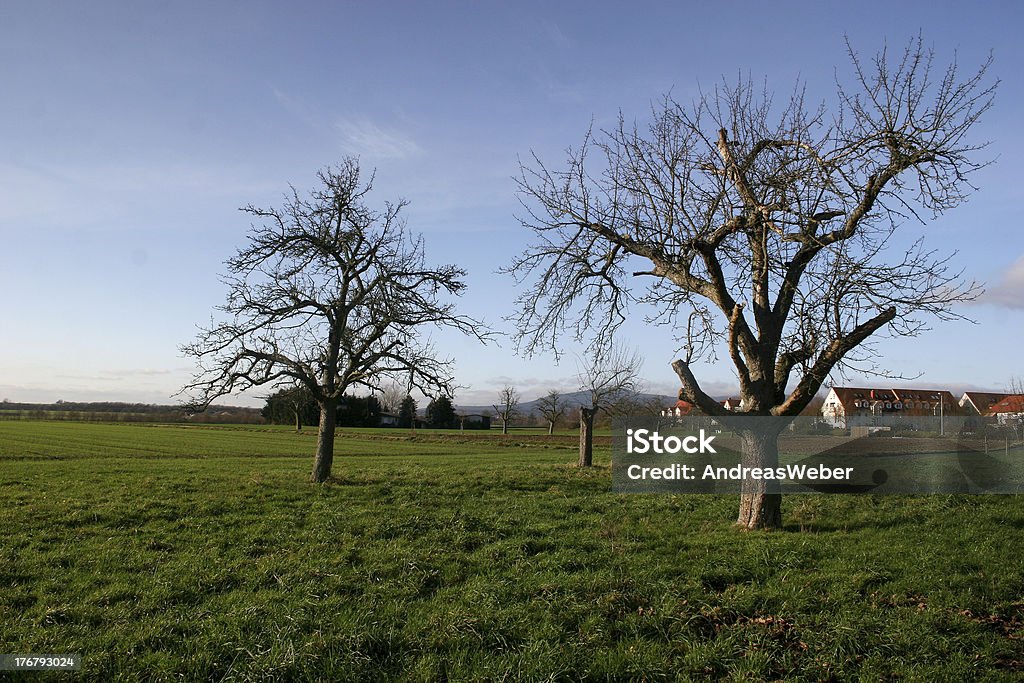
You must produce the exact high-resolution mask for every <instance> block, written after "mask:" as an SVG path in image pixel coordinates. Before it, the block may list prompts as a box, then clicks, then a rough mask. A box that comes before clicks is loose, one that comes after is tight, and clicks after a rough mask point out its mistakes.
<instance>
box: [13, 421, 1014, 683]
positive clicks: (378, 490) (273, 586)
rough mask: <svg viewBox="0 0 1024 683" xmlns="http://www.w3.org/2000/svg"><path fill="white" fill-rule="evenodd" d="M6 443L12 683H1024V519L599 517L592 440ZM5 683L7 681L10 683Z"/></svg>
mask: <svg viewBox="0 0 1024 683" xmlns="http://www.w3.org/2000/svg"><path fill="white" fill-rule="evenodd" d="M315 438H316V436H315V432H314V431H312V430H306V432H304V433H303V434H295V433H294V431H292V430H290V429H288V428H270V427H242V426H238V427H230V428H229V427H213V426H201V427H200V426H182V425H174V426H161V425H141V424H91V423H90V424H84V423H70V422H28V421H26V422H0V539H2V540H0V626H2V628H0V652H6V653H77V654H80V655H82V657H83V668H82V670H81V671H79V672H75V673H59V674H45V675H41V674H26V675H25V678H24V679H25V680H39V679H41V678H42V679H44V680H62V679H67V680H96V681H137V680H146V681H164V680H167V681H169V680H211V681H248V680H288V681H291V680H297V681H319V680H331V681H334V680H340V681H373V680H381V681H384V680H409V681H438V680H479V681H493V680H529V681H542V680H567V681H568V680H648V681H657V680H707V679H723V680H736V681H739V680H797V681H799V680H807V681H820V680H851V679H852V680H894V679H906V680H922V681H923V680H928V681H933V680H939V681H941V680H966V679H972V680H974V679H977V680H1020V679H1021V678H1022V677H1024V560H1022V553H1021V550H1020V549H1021V548H1022V547H1024V502H1022V500H1021V498H1020V497H1016V496H945V495H942V496H940V495H932V496H873V495H835V496H821V495H794V496H789V497H788V498H787V499H786V500H785V501H784V519H785V521H786V528H785V529H783V530H781V531H777V532H771V533H760V532H754V533H743V532H739V531H736V530H735V529H733V528H732V526H731V522H732V521H733V519H734V518H735V514H736V508H737V498H736V497H734V496H700V495H692V496H670V495H616V494H613V493H611V483H610V468H609V459H608V444H607V439H606V438H604V439H601V440H599V448H598V451H597V454H596V455H597V457H596V460H597V463H598V466H597V467H594V468H591V469H587V470H581V469H579V468H576V467H574V466H572V463H573V461H574V460H575V454H574V451H573V449H574V446H575V439H576V437H575V435H574V434H571V433H565V434H563V435H559V436H556V437H554V438H549V437H547V436H545V435H542V434H539V433H514V434H511V435H509V436H508V437H501V436H500V434H495V433H493V432H492V433H486V434H470V433H465V434H460V433H457V432H452V433H447V434H444V433H436V432H419V433H417V434H415V435H413V434H410V433H409V432H406V431H396V430H343V431H342V432H341V433H340V434H339V437H338V441H337V458H336V460H335V466H334V474H335V477H334V479H333V480H332V481H331V482H329V483H328V484H326V485H322V486H317V485H313V484H310V483H308V475H309V470H310V467H311V465H312V453H313V449H314V444H315ZM0 676H2V674H0Z"/></svg>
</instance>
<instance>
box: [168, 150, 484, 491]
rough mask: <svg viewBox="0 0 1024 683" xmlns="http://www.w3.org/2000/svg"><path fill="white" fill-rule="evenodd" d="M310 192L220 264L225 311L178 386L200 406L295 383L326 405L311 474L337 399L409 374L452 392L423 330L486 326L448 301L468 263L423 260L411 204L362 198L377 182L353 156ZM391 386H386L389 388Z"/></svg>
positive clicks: (330, 429) (289, 202) (190, 352)
mask: <svg viewBox="0 0 1024 683" xmlns="http://www.w3.org/2000/svg"><path fill="white" fill-rule="evenodd" d="M318 179H319V185H318V187H317V188H316V189H314V190H313V191H312V192H311V193H309V195H308V196H300V194H299V193H298V192H297V191H296V190H295V189H294V188H292V190H291V192H290V193H289V194H288V195H286V197H285V201H284V204H283V206H282V207H281V208H271V209H261V208H256V207H253V206H248V207H245V208H244V209H242V210H243V211H245V212H246V213H248V214H251V215H252V216H253V217H255V223H254V224H253V225H252V228H251V230H250V232H249V235H248V244H247V245H246V246H245V247H243V248H241V249H239V250H238V252H237V253H236V254H235V255H234V256H233V257H232V258H230V259H228V260H227V261H226V262H225V266H226V268H227V273H226V274H225V275H224V277H223V279H224V281H225V282H226V284H227V285H228V288H229V289H228V295H227V302H226V303H225V304H224V305H223V306H221V307H219V311H220V312H221V313H222V314H223V315H221V316H220V317H221V319H220V320H213V321H211V324H210V326H209V327H207V328H205V329H202V330H201V331H200V333H199V335H198V338H197V339H196V341H195V342H193V343H192V344H189V345H187V346H184V347H182V351H183V352H184V353H185V354H186V355H187V356H192V357H194V358H195V359H196V361H197V362H198V364H199V367H200V370H199V372H198V373H197V374H196V376H195V378H194V379H193V381H192V383H190V384H189V385H187V386H186V387H185V388H184V389H183V390H182V392H183V393H185V394H187V395H189V396H190V397H191V398H192V399H193V401H194V403H195V404H197V405H198V406H200V407H205V406H208V405H209V404H210V402H211V401H213V400H214V399H215V398H217V397H219V396H224V395H226V394H229V393H231V392H234V391H240V390H245V389H248V388H250V387H253V386H258V385H266V384H269V385H290V384H298V385H300V386H302V387H304V388H305V389H307V390H308V391H309V392H310V394H312V396H313V398H314V399H315V400H316V402H317V403H318V404H319V406H320V431H319V438H318V440H317V449H316V460H315V463H314V466H313V473H312V480H313V481H314V482H323V481H325V480H327V478H328V477H329V476H330V474H331V465H332V463H333V459H334V437H335V426H336V419H337V408H338V401H339V399H341V397H342V396H343V395H344V394H345V392H346V391H349V390H351V389H354V388H359V387H362V388H364V389H368V390H371V391H376V390H380V389H381V387H382V383H389V382H394V381H399V380H401V381H403V383H406V384H408V385H409V386H410V387H416V388H419V389H421V390H422V391H424V392H425V393H435V394H436V393H450V392H451V391H453V390H454V386H453V378H452V372H451V365H452V364H451V361H449V360H445V359H443V358H439V357H438V355H437V354H436V353H435V351H434V349H433V348H432V346H431V344H430V342H429V338H428V337H427V336H426V334H427V332H428V331H429V330H430V329H436V328H438V327H449V328H454V329H456V330H459V331H461V332H463V333H465V334H468V335H471V336H474V337H477V338H479V339H483V338H484V337H485V336H486V334H487V333H486V331H485V330H484V328H483V326H482V324H481V323H480V322H479V321H477V320H474V319H472V318H469V317H466V316H462V315H458V314H457V313H456V312H455V309H454V304H453V303H452V302H451V301H449V300H448V297H453V296H455V295H458V294H460V293H461V292H462V291H463V289H464V288H465V284H464V283H463V277H464V276H465V271H464V270H463V269H462V268H460V267H458V266H455V265H441V266H432V265H428V264H427V262H426V259H425V256H424V250H423V240H422V238H421V237H419V236H415V235H413V234H411V233H410V232H409V231H408V230H407V229H406V226H405V222H404V220H403V219H402V217H401V211H402V209H403V207H404V206H405V202H403V201H400V202H398V203H385V204H384V207H383V209H379V210H378V209H373V208H371V207H370V206H368V205H367V204H366V201H365V199H366V196H367V194H368V193H369V192H370V190H371V188H372V185H373V182H372V178H371V179H370V181H369V182H365V183H364V182H361V181H360V173H359V165H358V162H357V161H356V160H355V159H351V158H349V159H345V160H344V161H343V162H342V163H341V164H340V165H339V166H338V167H337V168H328V169H324V170H322V171H320V172H319V174H318ZM385 385H386V384H385Z"/></svg>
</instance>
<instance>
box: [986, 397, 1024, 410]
mask: <svg viewBox="0 0 1024 683" xmlns="http://www.w3.org/2000/svg"><path fill="white" fill-rule="evenodd" d="M1003 413H1024V394H1013V395H1012V396H1007V397H1006V398H1004V399H1003V400H1002V401H999V402H998V403H996V404H995V405H993V406H992V407H991V408H989V411H988V413H986V414H987V415H1000V414H1003Z"/></svg>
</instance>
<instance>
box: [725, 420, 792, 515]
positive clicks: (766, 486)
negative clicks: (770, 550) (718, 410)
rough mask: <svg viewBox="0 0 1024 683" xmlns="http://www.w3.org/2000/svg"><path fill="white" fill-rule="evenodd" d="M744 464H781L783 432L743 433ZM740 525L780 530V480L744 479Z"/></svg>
mask: <svg viewBox="0 0 1024 683" xmlns="http://www.w3.org/2000/svg"><path fill="white" fill-rule="evenodd" d="M741 439H742V443H743V459H742V463H743V466H744V467H778V465H779V434H778V432H777V431H775V430H767V431H760V430H748V431H745V432H743V434H742V435H741ZM736 525H737V526H739V527H741V528H743V529H777V528H779V527H780V526H782V494H781V493H780V492H779V490H778V482H776V481H774V480H765V479H744V480H743V488H742V492H741V493H740V515H739V518H738V519H737V520H736Z"/></svg>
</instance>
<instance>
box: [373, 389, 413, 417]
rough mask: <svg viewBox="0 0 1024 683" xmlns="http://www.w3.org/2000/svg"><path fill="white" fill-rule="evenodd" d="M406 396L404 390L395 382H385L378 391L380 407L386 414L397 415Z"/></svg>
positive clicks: (406, 393)
mask: <svg viewBox="0 0 1024 683" xmlns="http://www.w3.org/2000/svg"><path fill="white" fill-rule="evenodd" d="M407 395H408V392H407V391H406V390H405V388H403V387H401V386H400V385H399V384H398V383H397V382H387V383H386V384H384V385H383V386H382V387H381V389H380V406H381V408H383V409H384V410H385V411H386V412H389V413H393V414H395V415H397V414H398V411H399V410H401V408H402V401H404V400H405V397H406V396H407Z"/></svg>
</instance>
